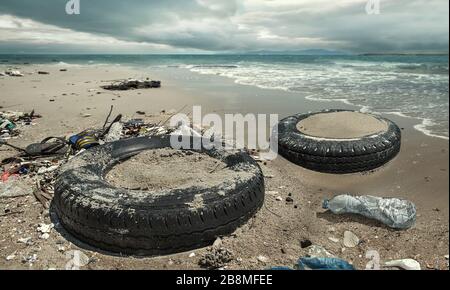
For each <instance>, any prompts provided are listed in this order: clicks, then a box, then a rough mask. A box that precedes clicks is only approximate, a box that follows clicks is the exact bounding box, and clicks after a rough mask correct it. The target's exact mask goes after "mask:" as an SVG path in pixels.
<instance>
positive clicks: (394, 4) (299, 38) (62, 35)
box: [0, 0, 448, 52]
mask: <svg viewBox="0 0 450 290" xmlns="http://www.w3.org/2000/svg"><path fill="white" fill-rule="evenodd" d="M80 2H81V14H80V15H67V14H66V13H65V9H64V8H65V4H66V3H67V0H1V2H0V51H1V50H2V48H3V50H5V47H8V46H11V43H14V45H15V46H18V47H20V45H21V44H22V45H23V47H27V45H28V46H30V45H32V43H33V42H39V37H43V39H44V40H40V41H41V42H44V43H45V47H48V46H51V45H52V41H54V42H58V43H57V44H55V46H61V47H70V46H71V45H72V46H73V45H75V44H71V43H73V42H75V41H78V42H83V41H84V42H86V43H85V45H82V43H80V44H79V45H78V46H80V47H81V48H83V47H84V49H86V50H92V49H97V48H96V47H97V46H98V49H101V42H102V41H105V40H107V41H109V42H110V43H111V45H113V44H114V45H116V46H117V47H119V49H120V48H123V49H124V50H126V51H130V52H133V51H139V52H143V51H147V50H150V51H154V50H155V49H156V50H161V51H168V52H170V51H176V50H184V51H197V50H201V51H255V50H290V51H294V50H300V49H308V48H330V49H342V50H350V51H355V52H385V51H387V52H399V51H448V2H447V0H390V1H389V0H381V14H380V15H368V14H367V13H366V11H365V5H366V2H367V1H366V0H342V1H325V0H314V1H305V0H276V1H274V0H233V1H230V0H182V1H180V0H156V1H155V0H134V1H123V0H89V1H87V0H80ZM2 15H3V19H2ZM25 20H30V21H32V24H30V23H28V24H26V23H25V24H24V21H25ZM36 30H38V31H36ZM46 30H47V31H46ZM33 33H34V34H33ZM52 33H53V34H52ZM3 35H4V36H3ZM52 35H56V36H55V37H52ZM70 38H72V39H70ZM96 38H97V40H96ZM112 39H115V40H116V42H115V41H114V40H112ZM64 41H67V43H66V44H64V43H63V42H64ZM96 42H97V43H96ZM127 42H128V43H127ZM8 43H9V45H7V44H8Z"/></svg>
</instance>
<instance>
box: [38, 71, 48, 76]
mask: <svg viewBox="0 0 450 290" xmlns="http://www.w3.org/2000/svg"><path fill="white" fill-rule="evenodd" d="M38 74H39V75H49V74H50V73H49V72H48V71H38Z"/></svg>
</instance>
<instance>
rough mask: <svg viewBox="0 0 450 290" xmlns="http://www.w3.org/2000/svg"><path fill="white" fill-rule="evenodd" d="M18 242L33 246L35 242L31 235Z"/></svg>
mask: <svg viewBox="0 0 450 290" xmlns="http://www.w3.org/2000/svg"><path fill="white" fill-rule="evenodd" d="M17 242H18V243H20V244H25V245H27V246H31V245H32V244H33V242H32V239H31V237H27V238H21V239H18V240H17Z"/></svg>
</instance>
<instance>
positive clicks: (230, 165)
mask: <svg viewBox="0 0 450 290" xmlns="http://www.w3.org/2000/svg"><path fill="white" fill-rule="evenodd" d="M191 142H192V140H191ZM169 147H170V137H169V136H163V137H151V138H150V137H142V138H133V139H127V140H121V141H117V142H113V143H108V144H105V145H102V146H98V147H95V148H92V149H90V150H87V151H85V152H84V153H82V154H80V155H78V156H76V157H74V158H73V159H72V160H70V161H69V162H68V163H67V164H65V165H64V166H63V167H62V168H61V172H60V173H59V175H58V177H57V180H56V184H55V196H54V199H53V208H54V210H55V212H56V214H57V216H58V218H59V220H60V222H61V224H62V225H63V227H64V228H65V229H66V230H67V231H68V232H69V233H71V234H72V235H73V236H75V237H76V238H78V239H79V240H81V241H83V242H85V243H87V244H89V245H92V246H94V247H97V248H100V249H103V250H106V251H110V252H117V253H122V254H130V255H161V254H170V253H176V252H181V251H186V250H190V249H193V248H197V247H201V246H205V245H207V244H209V243H211V242H212V241H214V240H215V239H216V238H217V237H219V236H223V235H227V234H230V233H232V232H233V231H234V230H235V229H236V228H237V227H238V226H240V225H242V224H243V223H245V222H246V221H247V220H248V219H249V218H251V217H252V216H253V215H254V214H255V213H256V211H257V210H258V209H259V208H260V207H261V206H262V204H263V202H264V177H263V174H262V171H261V168H260V167H259V165H258V164H257V163H256V162H255V161H254V160H253V159H252V158H251V157H250V156H249V155H248V154H247V153H245V152H242V151H237V152H228V151H223V150H216V149H212V150H207V149H205V148H202V149H201V150H197V152H199V153H201V154H208V155H209V156H210V157H213V158H215V159H220V160H221V161H222V162H224V163H225V164H226V166H227V169H229V170H233V171H236V172H238V173H239V174H241V173H243V172H245V174H243V175H244V176H245V177H244V178H242V179H236V180H232V184H229V183H227V184H221V185H217V186H214V187H209V188H203V187H201V186H199V187H197V186H194V187H189V188H182V189H168V190H167V191H164V193H160V194H155V193H150V192H146V191H136V190H128V189H124V188H118V187H114V186H113V185H111V184H110V183H108V182H107V181H106V180H105V176H106V174H107V172H108V171H109V170H111V169H112V168H113V167H114V165H116V164H118V162H121V161H124V160H126V159H128V158H130V157H132V156H135V155H137V154H139V153H141V152H143V151H145V150H150V149H160V148H169ZM173 174H177V172H176V168H174V173H173ZM198 199H200V200H201V201H202V202H201V204H200V206H198V205H197V206H195V207H192V204H193V203H194V201H195V200H198Z"/></svg>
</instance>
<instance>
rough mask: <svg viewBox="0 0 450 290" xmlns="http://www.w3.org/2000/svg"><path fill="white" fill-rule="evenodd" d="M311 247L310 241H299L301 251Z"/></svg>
mask: <svg viewBox="0 0 450 290" xmlns="http://www.w3.org/2000/svg"><path fill="white" fill-rule="evenodd" d="M312 245H313V243H312V242H311V241H310V240H308V239H305V240H301V241H300V247H301V248H302V249H306V248H309V247H311V246H312Z"/></svg>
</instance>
